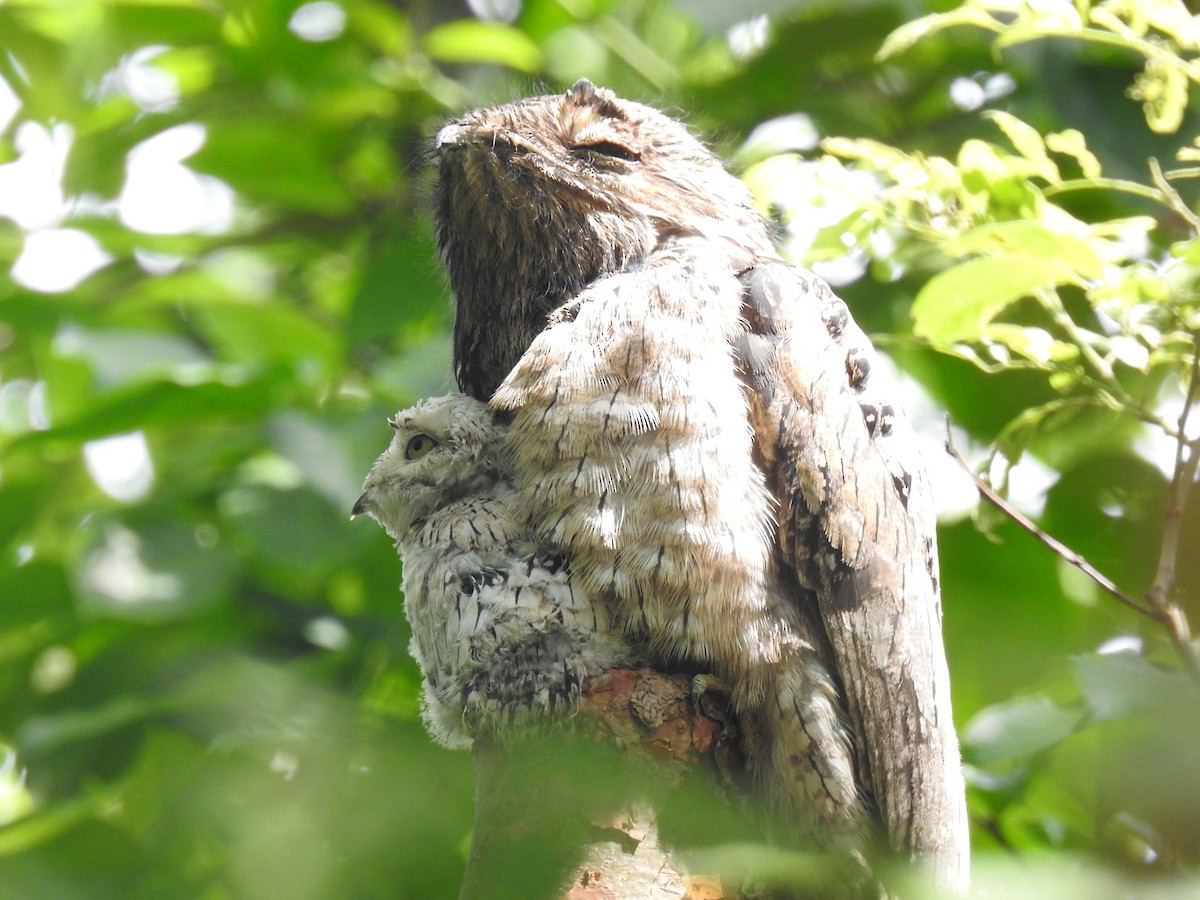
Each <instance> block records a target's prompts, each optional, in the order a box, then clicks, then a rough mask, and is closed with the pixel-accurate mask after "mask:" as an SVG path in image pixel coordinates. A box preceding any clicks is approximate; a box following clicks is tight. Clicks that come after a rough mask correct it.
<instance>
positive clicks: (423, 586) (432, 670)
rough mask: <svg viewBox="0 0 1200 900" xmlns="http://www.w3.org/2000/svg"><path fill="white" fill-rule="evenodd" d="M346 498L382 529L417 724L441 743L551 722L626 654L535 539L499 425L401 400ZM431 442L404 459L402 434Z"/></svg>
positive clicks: (464, 405)
mask: <svg viewBox="0 0 1200 900" xmlns="http://www.w3.org/2000/svg"><path fill="white" fill-rule="evenodd" d="M391 424H392V427H393V428H394V429H395V436H394V437H393V439H392V443H391V445H390V446H389V447H388V449H387V450H386V451H385V452H384V453H383V454H382V455H381V456H380V457H379V459H378V460H377V461H376V463H375V465H374V466H373V467H372V469H371V472H370V474H369V475H368V476H367V480H366V482H365V483H364V485H363V494H362V496H361V497H360V498H359V501H358V503H357V504H355V512H356V513H364V514H367V515H370V516H371V517H372V518H375V519H376V520H377V521H379V523H380V525H382V526H383V527H384V529H385V530H386V531H387V532H388V533H389V534H390V535H391V536H392V537H394V538H395V539H396V547H397V550H398V551H399V553H400V556H401V558H402V560H403V562H404V578H403V584H402V587H403V591H404V604H405V606H404V609H405V615H406V617H407V618H408V621H409V624H410V626H411V627H412V634H413V637H412V643H411V651H412V655H413V657H414V658H415V659H416V660H417V663H418V664H419V665H420V667H421V672H422V674H423V676H424V683H423V711H424V715H425V721H426V724H427V725H428V726H429V729H430V732H431V733H432V734H433V735H434V736H435V737H436V738H437V739H438V740H439V741H440V742H442V743H443V744H445V745H447V746H450V747H460V746H466V745H469V744H470V743H471V741H472V740H473V739H474V738H476V737H479V736H481V735H486V736H488V737H489V738H501V739H502V738H503V737H504V736H505V735H506V734H507V733H508V730H509V729H511V728H512V727H514V726H523V727H529V726H531V725H537V724H551V723H553V722H554V721H556V720H558V719H561V718H562V717H564V716H568V715H569V714H570V713H571V712H572V711H573V710H574V709H575V707H576V705H577V703H578V701H579V697H580V692H581V688H582V684H583V681H584V680H585V679H586V678H588V677H590V676H593V675H599V674H601V673H603V672H604V671H605V670H607V669H609V668H612V667H614V666H618V665H627V664H629V663H631V662H632V661H633V660H634V659H635V657H634V655H633V654H632V653H631V652H630V650H629V645H628V644H627V642H626V641H625V640H624V639H623V638H622V637H621V635H620V633H619V631H617V629H616V628H615V627H614V625H613V623H612V621H611V617H610V616H609V614H608V610H607V608H606V607H605V606H604V605H603V604H601V603H597V602H595V600H594V599H593V598H594V595H592V594H589V593H587V592H586V591H583V590H579V589H577V588H576V586H575V584H574V583H573V578H572V575H571V570H570V564H569V560H568V559H567V557H566V556H565V555H564V554H562V553H561V552H556V551H554V550H553V549H552V548H548V547H546V546H545V545H544V544H539V543H538V542H537V540H536V539H535V538H534V536H533V535H532V534H531V532H530V530H529V529H528V527H527V520H528V517H527V515H526V512H525V510H524V509H523V508H522V507H521V500H520V497H519V496H518V495H517V494H516V493H515V492H514V490H513V485H512V481H511V477H510V466H509V464H508V452H507V448H506V447H505V445H504V440H503V439H504V430H503V428H502V427H500V426H498V425H497V424H496V423H495V421H494V418H493V416H492V414H491V412H489V410H488V409H487V407H486V406H485V405H484V404H483V403H481V402H479V401H478V400H474V399H472V398H470V397H466V396H464V395H461V394H452V395H449V396H447V397H439V398H435V399H432V400H428V401H425V402H424V403H421V404H418V405H417V406H415V407H413V408H411V409H408V410H403V411H401V412H399V413H397V414H396V416H395V418H393V419H392V420H391ZM417 436H422V437H423V438H424V439H428V441H429V442H430V444H431V447H432V449H429V450H428V451H427V452H426V453H425V454H424V455H421V456H420V457H418V458H415V459H410V458H408V455H407V454H406V448H408V447H409V445H410V442H411V441H412V440H413V439H414V437H417Z"/></svg>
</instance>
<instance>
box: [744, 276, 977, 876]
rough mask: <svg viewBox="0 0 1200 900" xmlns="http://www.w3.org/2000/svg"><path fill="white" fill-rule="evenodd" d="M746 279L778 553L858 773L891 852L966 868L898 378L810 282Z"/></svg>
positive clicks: (924, 515)
mask: <svg viewBox="0 0 1200 900" xmlns="http://www.w3.org/2000/svg"><path fill="white" fill-rule="evenodd" d="M742 281H743V285H744V300H743V304H744V305H743V315H744V317H745V320H746V323H747V332H746V333H745V334H744V335H743V336H742V337H740V338H739V339H738V341H737V348H736V349H737V352H738V356H739V359H740V362H741V366H742V371H743V377H744V378H745V379H746V381H747V383H748V384H749V386H750V388H751V390H750V391H749V392H748V393H749V395H750V403H751V420H752V423H753V427H754V431H755V434H756V438H757V443H758V449H759V452H760V453H761V456H762V459H763V462H764V466H765V468H766V470H767V473H768V479H769V483H770V487H771V490H772V491H773V493H774V494H775V496H776V498H777V501H778V504H779V505H778V509H777V515H778V525H779V533H780V545H781V551H782V554H783V557H784V560H785V562H786V563H787V564H789V565H791V566H792V567H794V569H795V571H796V575H797V577H798V579H799V580H800V582H801V584H803V585H804V586H805V587H807V588H808V589H810V590H811V591H812V592H813V593H814V594H815V595H816V597H817V598H818V603H819V606H820V613H821V618H822V620H823V622H824V625H825V629H826V631H827V634H828V637H829V641H830V644H831V646H832V648H833V651H834V656H835V659H836V664H837V668H838V673H839V675H840V677H841V680H842V682H843V685H844V687H845V692H846V700H847V706H848V711H849V714H850V718H851V721H852V724H853V727H854V732H855V734H856V735H858V738H857V748H856V753H857V755H858V762H859V766H860V768H861V770H862V772H863V780H864V782H865V784H866V786H867V787H868V788H869V790H870V791H871V793H872V795H873V799H874V801H875V803H876V805H877V806H878V808H879V813H880V816H881V818H882V820H883V822H884V824H885V826H886V829H887V833H888V840H889V843H890V844H891V845H892V847H893V848H894V849H896V850H897V851H900V852H906V853H911V854H912V855H913V856H914V857H917V858H920V859H923V860H924V861H926V862H927V863H931V864H932V868H933V869H934V870H936V871H939V872H943V873H962V874H963V877H965V867H966V861H967V836H966V810H965V807H964V804H963V788H962V773H961V767H960V761H959V753H958V744H957V739H956V738H955V733H954V729H953V723H952V721H951V712H950V694H949V677H948V674H947V669H946V660H945V653H944V650H943V647H942V638H941V606H940V601H939V585H938V567H937V545H936V536H935V524H936V523H935V518H934V512H933V505H932V498H931V491H930V485H929V481H928V478H927V476H926V474H925V472H924V469H923V468H922V466H921V463H920V461H919V459H918V454H917V449H916V446H915V443H914V438H913V435H912V432H911V430H910V429H909V428H908V425H907V423H906V422H905V420H904V418H903V416H902V414H901V412H900V409H899V405H898V398H897V397H896V396H895V386H894V385H892V384H888V383H887V379H886V376H885V375H884V373H882V372H881V371H880V367H879V366H878V365H876V363H877V357H876V355H875V351H874V349H873V348H872V347H871V344H870V342H869V341H868V340H867V338H866V336H865V335H864V334H863V332H862V331H861V330H860V329H859V328H858V326H857V325H856V324H855V323H854V321H853V319H851V318H850V315H849V313H848V311H847V309H846V306H845V304H843V303H842V301H841V300H839V299H838V298H837V297H836V296H834V294H833V293H832V291H830V289H829V287H828V286H827V285H826V284H825V283H824V282H822V281H821V280H820V279H819V278H817V277H816V276H814V275H812V274H811V273H809V272H806V271H805V270H803V269H800V268H798V267H795V266H790V265H787V264H785V263H763V264H760V265H758V266H756V267H755V268H753V269H750V270H748V271H747V272H746V273H745V274H744V275H743V276H742ZM947 880H948V881H950V882H951V883H953V882H954V881H955V880H956V876H954V875H950V876H949V877H948V878H947Z"/></svg>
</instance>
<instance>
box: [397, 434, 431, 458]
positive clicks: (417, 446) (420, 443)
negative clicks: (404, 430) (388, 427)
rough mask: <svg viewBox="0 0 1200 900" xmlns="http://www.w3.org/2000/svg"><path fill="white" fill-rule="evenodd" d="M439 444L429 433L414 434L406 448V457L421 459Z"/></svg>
mask: <svg viewBox="0 0 1200 900" xmlns="http://www.w3.org/2000/svg"><path fill="white" fill-rule="evenodd" d="M436 446H437V441H435V440H434V439H433V438H431V437H430V436H429V435H427V434H418V435H414V436H413V437H412V438H410V439H409V442H408V444H407V446H405V448H404V458H405V459H420V458H421V457H422V456H424V455H425V454H426V453H428V452H429V451H430V450H432V449H433V448H434V447H436Z"/></svg>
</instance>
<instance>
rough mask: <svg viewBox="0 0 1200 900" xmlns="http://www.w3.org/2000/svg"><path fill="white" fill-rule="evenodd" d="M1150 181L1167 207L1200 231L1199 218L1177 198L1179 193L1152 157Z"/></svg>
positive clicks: (1180, 198) (1181, 199)
mask: <svg viewBox="0 0 1200 900" xmlns="http://www.w3.org/2000/svg"><path fill="white" fill-rule="evenodd" d="M1150 180H1151V181H1153V182H1154V186H1155V187H1156V188H1158V189H1159V190H1160V191H1162V192H1163V196H1164V197H1166V198H1167V205H1168V206H1169V207H1170V208H1171V209H1173V210H1174V211H1175V214H1176V215H1177V216H1179V217H1180V218H1181V219H1183V220H1184V221H1185V222H1187V223H1188V224H1189V225H1191V226H1192V228H1194V229H1196V230H1197V231H1200V216H1197V215H1196V214H1195V213H1194V212H1192V210H1191V208H1190V207H1189V206H1188V205H1187V204H1186V203H1185V202H1184V201H1183V198H1182V197H1181V196H1179V191H1177V190H1175V186H1174V185H1173V184H1171V182H1169V181H1167V177H1166V176H1165V175H1164V174H1163V170H1162V166H1160V165H1159V164H1158V160H1157V159H1156V158H1154V157H1153V156H1152V157H1150Z"/></svg>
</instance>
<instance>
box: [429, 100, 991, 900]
mask: <svg viewBox="0 0 1200 900" xmlns="http://www.w3.org/2000/svg"><path fill="white" fill-rule="evenodd" d="M437 144H438V160H439V161H438V165H439V183H438V192H437V219H438V221H437V225H438V236H439V241H440V244H441V248H442V252H443V256H444V258H445V260H446V264H447V267H448V269H449V273H450V280H451V284H452V287H453V289H454V292H455V296H456V300H457V320H456V327H455V365H456V372H457V375H458V379H459V383H460V385H461V386H462V387H463V389H464V390H465V391H467V392H468V393H471V394H473V395H475V396H477V397H480V398H485V399H486V398H491V402H492V405H493V406H494V407H495V408H497V409H502V410H509V411H511V414H512V416H513V420H512V424H511V428H510V430H509V433H508V435H509V437H508V439H509V442H510V448H511V451H512V453H513V458H514V461H515V466H516V473H517V475H516V482H517V487H518V490H519V491H520V492H521V494H522V496H523V498H524V502H525V503H527V504H528V510H529V514H530V523H531V526H532V527H533V528H534V529H535V530H536V531H537V533H538V535H539V536H540V538H541V539H542V540H544V541H546V542H548V543H552V544H554V545H555V546H561V547H565V548H567V550H568V551H569V552H570V554H571V557H572V565H573V570H574V577H575V578H576V580H577V583H578V585H579V586H580V587H581V588H583V589H584V590H586V591H588V592H589V593H591V594H593V595H594V596H597V597H601V598H606V602H608V603H609V604H611V609H612V611H613V613H614V615H615V616H616V617H617V618H618V619H619V620H620V622H621V623H622V625H623V627H624V628H625V629H626V631H627V633H628V634H629V635H630V636H631V638H632V639H633V640H634V641H636V642H638V643H639V644H640V645H641V646H642V647H643V648H644V649H645V652H647V653H648V654H650V656H651V657H652V658H653V659H655V660H657V661H658V662H659V663H660V664H661V665H663V666H664V667H667V668H670V667H672V666H694V667H698V668H704V669H711V670H712V671H715V672H716V673H717V674H718V675H719V676H720V677H721V678H723V679H724V680H725V682H726V683H727V684H728V685H729V686H730V689H731V691H732V696H733V700H734V704H735V706H736V708H737V710H738V714H739V719H740V722H741V726H742V729H743V732H744V733H745V735H746V745H747V746H746V748H745V749H746V752H747V756H748V762H749V765H750V768H751V771H752V773H753V774H754V776H755V777H756V779H757V781H758V783H759V785H760V788H761V791H762V796H763V797H764V798H768V799H769V800H770V801H771V802H772V803H773V804H775V805H776V806H777V807H778V812H779V813H781V814H782V815H783V816H784V817H785V819H786V821H787V822H789V823H790V826H791V830H792V833H793V834H794V835H796V836H797V837H799V838H800V839H802V840H805V841H808V842H811V843H813V844H815V845H817V846H850V847H862V846H863V841H864V840H866V839H867V836H868V834H869V833H870V832H871V831H872V830H873V823H878V830H879V831H881V832H882V833H883V834H884V835H885V836H886V841H887V843H888V844H890V846H891V847H892V848H894V849H895V850H897V851H899V852H901V853H904V854H908V855H911V856H912V857H913V858H914V859H916V860H918V861H919V862H921V863H922V864H924V865H926V866H927V867H929V868H930V870H932V871H933V872H934V873H935V874H936V876H937V877H938V878H939V880H941V881H942V882H943V883H945V884H947V885H950V886H955V887H961V886H962V885H963V884H964V883H965V878H966V868H967V840H966V819H965V807H964V799H963V784H962V776H961V771H960V767H959V760H958V747H957V740H956V738H955V735H954V730H953V724H952V722H951V719H950V702H949V686H948V677H947V672H946V664H945V656H944V652H943V649H942V644H941V637H940V606H939V598H938V584H937V554H936V545H935V541H934V520H933V513H932V508H931V501H930V495H929V487H928V482H927V479H926V477H925V475H924V473H923V471H922V469H921V467H920V464H919V461H918V460H917V458H916V454H915V451H914V446H913V441H912V437H911V434H910V433H909V432H908V430H907V427H906V425H905V423H904V420H903V418H902V416H901V415H900V413H899V411H898V408H897V404H896V400H895V397H894V396H893V392H894V388H893V387H892V386H891V385H888V384H887V383H886V381H885V380H884V379H883V378H882V377H880V375H879V374H878V368H879V367H877V366H873V362H874V360H875V356H874V351H873V349H872V348H871V346H870V344H869V342H868V341H867V339H866V337H865V336H864V335H863V333H862V332H861V331H860V330H859V329H858V328H857V326H855V325H854V323H853V321H852V320H851V319H850V317H849V314H848V312H847V310H846V308H845V306H844V305H843V304H842V303H841V301H839V300H838V299H837V298H836V297H834V296H833V294H832V293H831V292H830V291H829V289H828V288H827V287H826V286H825V285H824V284H823V283H822V282H820V281H819V280H818V279H816V278H815V277H814V276H812V275H811V274H809V273H807V272H805V271H804V270H802V269H799V268H796V267H794V266H791V265H788V264H787V263H785V262H783V261H782V260H780V259H779V257H778V256H777V255H776V254H775V252H774V250H773V249H772V245H771V241H770V236H769V232H768V229H767V227H766V225H765V224H764V222H763V221H762V220H761V218H760V217H759V216H758V215H757V214H756V213H755V211H754V210H753V208H752V206H751V202H750V197H749V194H748V192H747V191H746V189H745V187H744V186H743V185H742V184H741V182H739V181H738V180H737V179H736V178H734V177H733V176H731V175H729V174H728V173H727V172H726V171H725V170H724V168H723V167H722V166H721V164H720V162H719V160H717V159H716V157H714V156H713V155H712V154H711V153H710V152H709V151H708V150H707V149H705V148H704V147H703V145H701V144H700V143H699V142H698V141H696V140H695V139H694V138H693V137H692V136H691V135H690V134H688V132H687V130H686V129H685V128H683V126H681V125H680V124H678V123H677V122H675V121H673V120H672V119H670V118H668V117H667V116H664V115H663V114H662V113H660V112H658V111H657V110H655V109H653V108H651V107H647V106H643V105H641V104H637V103H632V102H630V101H626V100H622V99H619V98H617V97H616V96H614V95H613V94H612V93H611V92H608V91H605V90H601V89H597V88H595V87H594V86H592V85H591V84H590V83H589V82H586V81H581V82H579V83H578V84H576V85H575V87H573V88H572V89H571V90H570V91H568V92H566V93H565V94H562V95H551V96H546V97H534V98H529V99H526V100H521V101H517V102H516V103H512V104H508V105H505V106H500V107H497V108H494V109H488V110H480V111H476V112H474V113H470V114H468V115H466V116H464V117H463V118H461V119H459V120H457V121H455V122H453V123H451V124H449V125H448V126H447V127H446V128H444V129H443V130H442V131H441V132H440V133H439V135H438V140H437Z"/></svg>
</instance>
